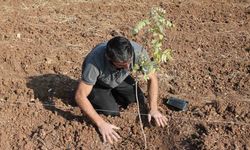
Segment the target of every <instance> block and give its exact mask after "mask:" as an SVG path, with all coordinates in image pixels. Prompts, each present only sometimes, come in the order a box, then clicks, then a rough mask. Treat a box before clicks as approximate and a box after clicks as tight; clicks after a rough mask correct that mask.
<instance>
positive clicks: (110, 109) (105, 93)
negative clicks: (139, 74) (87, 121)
mask: <svg viewBox="0 0 250 150" xmlns="http://www.w3.org/2000/svg"><path fill="white" fill-rule="evenodd" d="M137 92H138V99H139V102H140V103H145V98H144V95H143V92H142V90H141V89H140V88H139V87H138V88H137ZM88 99H89V100H90V102H91V104H92V105H93V107H94V108H95V109H96V110H97V112H98V113H102V114H104V115H111V116H117V115H119V106H122V107H124V108H126V107H127V106H128V105H129V104H130V103H133V102H136V98H135V80H134V79H133V78H132V77H131V76H128V77H127V78H126V79H125V80H124V81H123V82H122V83H121V84H120V85H118V86H117V87H115V88H107V87H104V86H102V85H99V84H98V82H97V83H96V84H95V85H94V87H93V89H92V91H91V93H90V95H89V96H88Z"/></svg>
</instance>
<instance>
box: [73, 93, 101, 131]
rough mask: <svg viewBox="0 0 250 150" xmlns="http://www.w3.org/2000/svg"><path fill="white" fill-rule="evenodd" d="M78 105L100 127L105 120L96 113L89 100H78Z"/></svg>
mask: <svg viewBox="0 0 250 150" xmlns="http://www.w3.org/2000/svg"><path fill="white" fill-rule="evenodd" d="M77 104H78V106H79V107H80V108H81V110H83V111H84V113H85V114H86V115H87V116H88V117H89V118H90V119H91V120H92V121H93V122H94V123H95V124H96V125H97V126H99V125H100V124H101V123H103V122H104V120H103V119H102V118H101V116H100V115H99V114H98V113H97V112H96V111H95V109H94V108H93V106H92V104H91V103H90V102H89V100H88V99H87V98H79V97H78V99H77Z"/></svg>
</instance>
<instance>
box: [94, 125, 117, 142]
mask: <svg viewBox="0 0 250 150" xmlns="http://www.w3.org/2000/svg"><path fill="white" fill-rule="evenodd" d="M98 129H99V131H100V133H101V135H102V137H103V141H104V143H106V142H107V140H108V142H109V143H110V144H113V143H114V142H117V141H118V139H119V138H121V137H120V136H119V134H118V133H116V131H115V130H114V129H120V128H119V127H117V126H114V125H112V124H110V123H107V122H103V123H101V124H100V125H98Z"/></svg>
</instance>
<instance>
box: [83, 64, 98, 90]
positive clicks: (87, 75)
mask: <svg viewBox="0 0 250 150" xmlns="http://www.w3.org/2000/svg"><path fill="white" fill-rule="evenodd" d="M99 74H100V73H99V70H98V69H97V68H96V66H95V65H93V64H91V63H88V64H85V65H83V68H82V77H81V79H82V81H83V82H85V83H86V84H89V85H94V84H95V83H96V81H97V78H98V76H99Z"/></svg>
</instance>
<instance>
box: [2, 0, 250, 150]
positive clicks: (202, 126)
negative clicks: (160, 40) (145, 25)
mask: <svg viewBox="0 0 250 150" xmlns="http://www.w3.org/2000/svg"><path fill="white" fill-rule="evenodd" d="M152 6H161V7H163V8H164V9H165V10H166V11H167V15H166V17H168V18H170V19H171V20H172V21H173V23H174V24H175V28H174V29H172V30H170V31H167V32H168V33H167V35H168V38H167V40H166V43H167V45H166V46H167V47H171V48H172V49H173V50H174V60H173V61H171V62H170V63H168V64H166V65H164V66H163V67H164V69H163V70H161V73H160V74H159V80H160V97H159V103H160V104H159V105H160V107H161V111H162V112H163V113H164V114H165V115H166V116H167V117H168V119H169V122H168V126H167V127H165V128H160V127H155V126H154V125H152V124H147V123H146V121H145V119H143V120H144V126H145V127H144V130H145V133H146V136H147V144H148V149H164V150H165V149H192V150H193V149H219V150H223V149H225V150H231V149H232V150H234V149H239V150H248V149H250V109H249V108H250V1H249V0H220V1H216V0H203V1H199V0H190V1H183V0H174V1H167V0H154V1H152V0H145V1H133V0H124V1H114V0H111V1H107V2H106V1H100V0H53V1H48V0H36V1H32V0H23V1H16V0H13V1H12V0H0V68H1V69H0V81H1V82H0V120H1V122H0V129H1V130H0V149H18V150H19V149H24V150H29V149H41V150H46V149H72V150H73V149H144V141H143V138H142V133H141V130H140V125H139V122H138V116H137V114H136V105H131V106H129V108H128V109H126V110H123V111H122V114H121V117H116V118H111V117H104V118H105V119H106V120H108V121H110V122H111V123H113V124H115V125H117V126H119V127H120V128H121V130H119V131H118V133H119V134H120V135H121V136H122V137H123V139H122V140H120V141H119V142H118V143H116V144H114V145H109V144H103V143H102V140H101V137H100V135H99V134H98V132H96V129H95V127H94V126H93V125H92V124H91V122H90V121H89V120H88V119H87V118H86V117H84V116H82V114H81V111H80V110H79V108H78V107H76V106H75V104H74V101H73V95H74V91H75V88H76V85H77V79H78V78H79V77H80V74H81V64H82V61H83V58H84V57H85V56H86V54H87V53H88V52H89V50H90V49H91V48H93V47H94V46H95V45H96V44H98V43H99V42H102V41H104V40H108V39H110V38H111V37H112V36H114V35H117V34H121V35H125V36H127V37H131V36H130V29H131V27H132V26H134V25H135V23H136V22H138V21H139V20H140V19H142V18H144V17H145V16H146V14H147V13H148V12H149V10H150V8H151V7H152ZM137 41H138V42H140V40H139V39H137ZM141 85H142V87H143V88H144V89H145V84H144V83H142V84H141ZM170 96H176V97H179V98H183V99H186V100H188V101H189V107H188V110H187V111H185V112H176V111H173V110H171V109H169V108H167V107H166V106H165V105H164V103H165V102H166V99H167V98H168V97H170Z"/></svg>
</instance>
